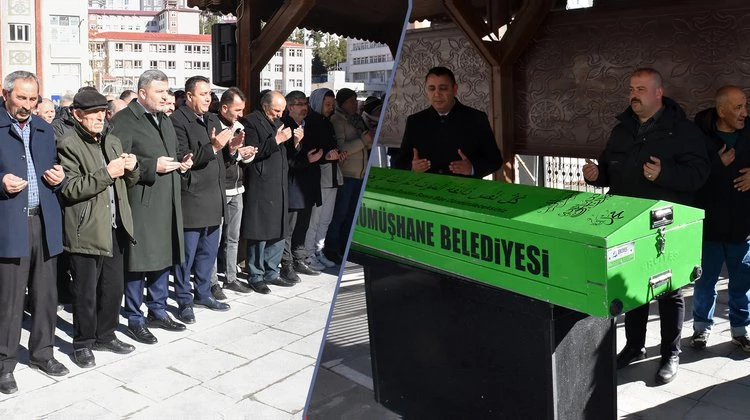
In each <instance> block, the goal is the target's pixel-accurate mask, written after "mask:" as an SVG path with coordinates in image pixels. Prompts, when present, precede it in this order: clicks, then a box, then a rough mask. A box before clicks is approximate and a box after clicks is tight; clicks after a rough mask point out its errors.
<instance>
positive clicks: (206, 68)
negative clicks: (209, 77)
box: [203, 61, 211, 70]
mask: <svg viewBox="0 0 750 420" xmlns="http://www.w3.org/2000/svg"><path fill="white" fill-rule="evenodd" d="M210 69H211V63H209V62H208V61H204V62H203V70H210Z"/></svg>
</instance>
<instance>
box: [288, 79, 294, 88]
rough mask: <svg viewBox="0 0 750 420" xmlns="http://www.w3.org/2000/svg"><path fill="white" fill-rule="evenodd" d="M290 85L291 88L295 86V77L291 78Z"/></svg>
mask: <svg viewBox="0 0 750 420" xmlns="http://www.w3.org/2000/svg"><path fill="white" fill-rule="evenodd" d="M289 87H290V88H293V87H294V79H289Z"/></svg>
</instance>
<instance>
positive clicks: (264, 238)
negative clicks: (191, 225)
mask: <svg viewBox="0 0 750 420" xmlns="http://www.w3.org/2000/svg"><path fill="white" fill-rule="evenodd" d="M260 104H261V107H262V110H256V111H253V113H251V114H250V115H248V116H247V117H245V118H244V119H243V121H242V124H243V125H244V126H245V145H247V146H254V147H256V148H257V149H258V151H257V153H256V154H255V159H253V162H252V163H251V164H250V165H249V166H248V168H247V170H246V177H245V179H246V181H247V185H246V187H247V188H246V189H245V196H244V199H245V202H244V205H243V211H242V237H243V238H245V239H247V240H248V241H247V268H248V273H249V276H250V278H249V280H248V281H249V286H250V288H251V289H253V290H254V291H255V292H257V293H261V294H267V293H270V292H271V289H269V287H268V285H267V284H266V283H270V284H275V285H279V286H291V285H293V284H294V283H290V282H289V281H287V280H285V279H283V278H281V277H280V276H279V269H278V266H279V263H280V262H281V254H282V252H283V250H284V237H286V233H287V228H288V226H287V221H286V217H287V215H286V213H287V206H288V198H287V175H288V171H289V166H288V162H287V158H286V147H284V145H283V143H284V142H285V141H287V140H289V139H290V138H291V137H292V130H291V128H289V127H285V126H284V125H283V123H282V122H281V116H282V114H283V113H284V108H286V100H285V99H284V96H283V95H282V94H281V93H280V92H278V91H269V92H268V93H266V94H265V95H263V97H262V98H261V101H260Z"/></svg>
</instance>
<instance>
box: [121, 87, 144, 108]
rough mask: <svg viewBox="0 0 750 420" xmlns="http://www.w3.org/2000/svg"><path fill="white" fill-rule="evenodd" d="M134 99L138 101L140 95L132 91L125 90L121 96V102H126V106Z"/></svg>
mask: <svg viewBox="0 0 750 420" xmlns="http://www.w3.org/2000/svg"><path fill="white" fill-rule="evenodd" d="M138 90H140V88H139V89H138ZM133 99H138V93H137V92H135V91H133V90H131V89H125V90H124V91H122V93H121V94H120V100H122V101H125V103H126V104H129V103H131V102H133Z"/></svg>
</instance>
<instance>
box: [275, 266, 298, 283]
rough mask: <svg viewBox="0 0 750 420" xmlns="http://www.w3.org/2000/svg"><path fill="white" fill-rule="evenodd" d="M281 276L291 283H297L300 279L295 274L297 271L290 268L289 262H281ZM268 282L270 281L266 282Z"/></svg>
mask: <svg viewBox="0 0 750 420" xmlns="http://www.w3.org/2000/svg"><path fill="white" fill-rule="evenodd" d="M280 275H281V278H283V279H284V280H286V281H288V282H291V283H299V282H300V281H302V279H301V278H299V276H298V275H297V273H296V272H295V271H294V269H293V268H292V265H291V264H288V263H286V264H281V272H280ZM266 283H270V282H266Z"/></svg>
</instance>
